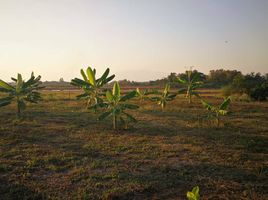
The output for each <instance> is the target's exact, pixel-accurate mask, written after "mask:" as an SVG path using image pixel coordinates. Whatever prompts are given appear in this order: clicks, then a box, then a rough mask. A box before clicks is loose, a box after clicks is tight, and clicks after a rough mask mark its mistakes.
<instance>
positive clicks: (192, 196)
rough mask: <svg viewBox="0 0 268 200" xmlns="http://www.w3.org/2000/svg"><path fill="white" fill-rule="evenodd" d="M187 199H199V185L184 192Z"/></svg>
mask: <svg viewBox="0 0 268 200" xmlns="http://www.w3.org/2000/svg"><path fill="white" fill-rule="evenodd" d="M186 196H187V199H188V200H199V199H200V195H199V187H198V186H195V187H194V188H193V189H192V191H190V192H187V194H186Z"/></svg>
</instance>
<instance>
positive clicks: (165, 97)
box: [150, 84, 177, 111]
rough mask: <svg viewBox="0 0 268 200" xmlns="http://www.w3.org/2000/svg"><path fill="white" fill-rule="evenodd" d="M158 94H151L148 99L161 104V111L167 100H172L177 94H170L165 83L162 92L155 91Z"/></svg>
mask: <svg viewBox="0 0 268 200" xmlns="http://www.w3.org/2000/svg"><path fill="white" fill-rule="evenodd" d="M156 94H158V96H153V97H151V98H150V99H151V100H152V101H155V102H157V104H158V105H160V106H161V109H162V111H163V110H164V109H165V107H166V105H167V102H169V101H172V100H174V99H175V97H176V95H177V94H171V93H170V85H169V84H166V85H165V88H164V90H163V92H162V93H160V92H157V93H156Z"/></svg>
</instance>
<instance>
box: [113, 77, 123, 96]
mask: <svg viewBox="0 0 268 200" xmlns="http://www.w3.org/2000/svg"><path fill="white" fill-rule="evenodd" d="M120 93H121V92H120V86H119V83H118V82H117V81H116V82H115V83H114V87H113V96H114V97H115V98H116V99H117V100H119V99H120Z"/></svg>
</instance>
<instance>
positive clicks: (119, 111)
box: [93, 82, 139, 130]
mask: <svg viewBox="0 0 268 200" xmlns="http://www.w3.org/2000/svg"><path fill="white" fill-rule="evenodd" d="M135 96H136V91H132V92H129V93H127V94H126V95H124V96H122V95H121V90H120V85H119V83H118V82H115V83H114V85H113V90H112V91H111V90H108V91H107V92H106V100H107V101H104V102H99V103H98V105H96V106H98V107H101V108H105V111H104V112H103V113H102V114H101V115H100V116H99V117H98V120H104V119H105V118H107V117H112V118H113V129H115V130H116V129H118V124H119V122H121V123H122V124H123V125H124V126H125V128H126V129H127V128H128V127H127V126H128V123H129V122H136V121H137V120H136V119H135V118H134V117H133V116H132V115H130V114H129V113H127V112H126V110H128V109H130V110H134V109H138V108H139V106H137V105H134V104H129V103H126V101H128V100H130V99H132V98H134V97H135ZM93 107H94V106H93Z"/></svg>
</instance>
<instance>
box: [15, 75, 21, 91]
mask: <svg viewBox="0 0 268 200" xmlns="http://www.w3.org/2000/svg"><path fill="white" fill-rule="evenodd" d="M21 87H22V77H21V74H18V78H17V85H16V90H17V91H18V92H19V91H20V89H21Z"/></svg>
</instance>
